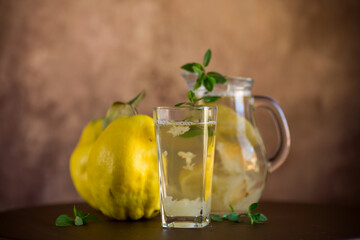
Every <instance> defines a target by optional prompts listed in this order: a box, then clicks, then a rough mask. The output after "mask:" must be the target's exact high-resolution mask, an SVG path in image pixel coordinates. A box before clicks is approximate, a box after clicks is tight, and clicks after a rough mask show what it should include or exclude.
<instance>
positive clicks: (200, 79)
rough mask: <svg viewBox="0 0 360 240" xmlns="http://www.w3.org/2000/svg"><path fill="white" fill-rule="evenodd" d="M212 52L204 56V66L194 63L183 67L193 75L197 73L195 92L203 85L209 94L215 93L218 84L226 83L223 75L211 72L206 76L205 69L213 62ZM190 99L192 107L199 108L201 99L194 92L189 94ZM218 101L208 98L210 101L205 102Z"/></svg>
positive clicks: (207, 52) (208, 51) (209, 51)
mask: <svg viewBox="0 0 360 240" xmlns="http://www.w3.org/2000/svg"><path fill="white" fill-rule="evenodd" d="M211 55H212V53H211V50H210V49H208V50H207V51H206V53H205V55H204V59H203V64H204V66H203V65H201V64H200V63H197V62H192V63H187V64H185V65H182V66H181V68H182V69H184V70H186V71H188V72H192V73H197V74H198V76H197V79H196V82H195V84H194V87H193V89H192V90H193V91H195V90H197V89H199V88H200V87H201V85H203V86H204V87H205V89H206V90H207V91H208V92H211V91H213V89H214V85H215V84H218V83H225V82H226V78H225V77H224V76H223V75H221V74H220V73H218V72H209V73H208V74H206V72H205V69H204V67H207V66H208V65H209V63H210V60H211ZM188 99H189V102H190V104H189V105H191V106H197V105H196V103H197V102H198V101H199V99H197V98H196V96H195V94H193V92H192V91H190V92H188ZM216 100H218V98H208V101H205V100H204V101H205V102H214V101H216ZM184 104H185V103H178V104H176V105H175V106H177V107H178V106H182V105H184Z"/></svg>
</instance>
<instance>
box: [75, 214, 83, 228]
mask: <svg viewBox="0 0 360 240" xmlns="http://www.w3.org/2000/svg"><path fill="white" fill-rule="evenodd" d="M75 225H76V226H81V225H84V222H83V220H82V218H81V217H79V216H76V217H75Z"/></svg>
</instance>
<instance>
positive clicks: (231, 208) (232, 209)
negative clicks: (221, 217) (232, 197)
mask: <svg viewBox="0 0 360 240" xmlns="http://www.w3.org/2000/svg"><path fill="white" fill-rule="evenodd" d="M229 208H230V210H231V212H232V213H233V212H235V211H234V208H233V206H231V205H229Z"/></svg>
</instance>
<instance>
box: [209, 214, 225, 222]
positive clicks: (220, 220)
mask: <svg viewBox="0 0 360 240" xmlns="http://www.w3.org/2000/svg"><path fill="white" fill-rule="evenodd" d="M211 219H212V220H213V221H216V222H222V221H223V219H222V218H221V217H220V216H219V215H212V216H211Z"/></svg>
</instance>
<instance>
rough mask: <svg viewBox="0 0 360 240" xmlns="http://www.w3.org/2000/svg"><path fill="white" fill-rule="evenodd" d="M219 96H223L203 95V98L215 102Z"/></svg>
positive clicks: (208, 101) (205, 100)
mask: <svg viewBox="0 0 360 240" xmlns="http://www.w3.org/2000/svg"><path fill="white" fill-rule="evenodd" d="M219 98H221V97H218V96H211V97H203V98H202V100H204V102H206V103H211V102H215V101H216V100H218V99H219Z"/></svg>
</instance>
